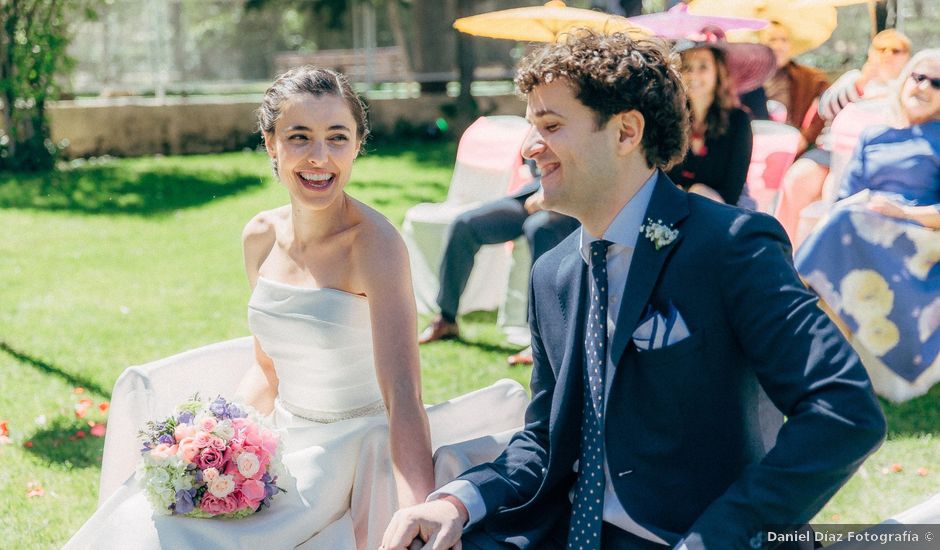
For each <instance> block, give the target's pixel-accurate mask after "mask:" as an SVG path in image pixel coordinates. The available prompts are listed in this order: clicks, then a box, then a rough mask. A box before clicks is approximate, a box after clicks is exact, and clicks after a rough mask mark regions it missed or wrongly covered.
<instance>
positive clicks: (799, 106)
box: [760, 21, 829, 152]
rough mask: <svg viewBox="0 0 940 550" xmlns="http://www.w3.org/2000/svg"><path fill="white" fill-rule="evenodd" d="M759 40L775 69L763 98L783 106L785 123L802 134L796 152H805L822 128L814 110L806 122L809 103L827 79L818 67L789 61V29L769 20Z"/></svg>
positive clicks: (765, 87) (823, 87) (809, 107)
mask: <svg viewBox="0 0 940 550" xmlns="http://www.w3.org/2000/svg"><path fill="white" fill-rule="evenodd" d="M760 38H761V42H762V43H764V44H766V45H767V46H769V47H770V49H771V50H773V52H774V57H775V58H776V60H777V72H776V73H774V74H773V76H771V77H770V79H769V80H768V81H767V82H766V83H765V84H764V90H765V91H766V93H767V99H768V100H769V101H772V102H776V103H777V104H780V105H782V106H783V107H785V108H786V111H787V113H786V114H787V116H786V122H787V124H789V125H790V126H793V127H794V128H799V129H800V133H801V134H802V137H801V139H800V146H799V147H798V148H797V151H798V152H803V151H805V150H806V149H807V148H808V147H809V146H810V145H812V144H813V143H815V141H816V138H817V137H818V136H819V133H820V132H821V131H822V128H823V119H822V118H820V116H819V113H814V114H813V115H812V119H811V120H810V121H809V122H806V121H805V119H806V118H807V114H808V113H810V110H811V109H812V108H813V103H814V102H815V101H816V98H818V97H819V94H821V93H822V92H823V91H824V90H825V89H826V88H828V87H829V81H828V79H827V78H826V74H825V73H824V72H822V71H820V70H819V69H814V68H812V67H807V66H806V65H800V64H799V63H796V62H795V61H793V59H792V56H793V46H792V44H791V42H790V32H789V31H788V30H787V28H786V27H785V26H783V25H782V24H780V23H778V22H776V21H771V23H770V25H768V26H767V27H766V28H765V29H763V30H762V31H761V33H760Z"/></svg>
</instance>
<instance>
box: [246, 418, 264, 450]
mask: <svg viewBox="0 0 940 550" xmlns="http://www.w3.org/2000/svg"><path fill="white" fill-rule="evenodd" d="M261 442H262V438H261V430H260V429H259V428H258V425H257V424H255V423H253V422H251V423H247V424H245V445H251V446H252V447H260V446H261Z"/></svg>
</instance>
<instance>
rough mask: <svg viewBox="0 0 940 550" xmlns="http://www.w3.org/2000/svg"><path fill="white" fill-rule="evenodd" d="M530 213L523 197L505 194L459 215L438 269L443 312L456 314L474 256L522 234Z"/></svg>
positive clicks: (446, 315) (452, 316)
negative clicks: (482, 248) (520, 198)
mask: <svg viewBox="0 0 940 550" xmlns="http://www.w3.org/2000/svg"><path fill="white" fill-rule="evenodd" d="M527 217H528V214H527V213H526V211H525V208H524V207H523V206H522V201H521V200H519V199H516V198H505V199H500V200H497V201H493V202H488V203H486V204H484V205H483V206H481V207H479V208H476V209H473V210H470V211H468V212H465V213H463V214H461V215H460V216H457V219H455V220H454V222H453V223H452V224H451V226H450V229H449V234H448V236H447V244H446V246H445V248H444V258H443V260H442V261H441V270H440V273H439V276H440V282H441V290H440V292H439V293H438V295H437V305H438V306H440V308H441V316H442V317H443V318H444V319H446V320H448V321H451V322H453V321H454V320H455V319H456V318H457V309H458V307H459V305H460V295H461V294H463V291H464V288H466V286H467V280H468V279H469V278H470V271H471V270H472V269H473V257H474V256H476V253H477V251H478V250H480V247H481V246H483V245H486V244H496V243H503V242H506V241H511V240H513V239H515V238H516V237H518V236H519V235H521V234H522V224H523V222H525V220H526V218H527Z"/></svg>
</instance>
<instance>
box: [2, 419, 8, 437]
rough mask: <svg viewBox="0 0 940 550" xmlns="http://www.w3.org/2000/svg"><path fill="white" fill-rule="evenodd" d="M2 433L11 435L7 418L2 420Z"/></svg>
mask: <svg viewBox="0 0 940 550" xmlns="http://www.w3.org/2000/svg"><path fill="white" fill-rule="evenodd" d="M0 435H10V428H9V426H7V421H6V420H0Z"/></svg>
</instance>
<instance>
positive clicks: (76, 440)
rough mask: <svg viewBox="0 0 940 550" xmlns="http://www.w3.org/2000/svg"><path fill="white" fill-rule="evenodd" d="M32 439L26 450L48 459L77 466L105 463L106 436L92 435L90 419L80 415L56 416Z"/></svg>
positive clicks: (94, 466)
mask: <svg viewBox="0 0 940 550" xmlns="http://www.w3.org/2000/svg"><path fill="white" fill-rule="evenodd" d="M29 441H30V443H31V445H30V446H29V447H27V448H26V449H25V450H26V451H27V452H29V453H30V454H32V455H34V456H36V457H39V458H40V459H42V460H45V461H47V462H53V463H58V464H64V465H68V466H71V467H73V468H98V467H100V466H101V455H102V451H103V450H104V438H103V437H95V436H93V435H91V434H90V432H89V426H88V422H87V421H85V420H82V419H80V418H66V417H62V416H60V417H57V418H54V419H53V420H52V421H50V422H49V423H48V424H47V425H46V426H45V427H43V428H42V429H41V430H39V431H37V432H36V433H34V434H33V435H32V436H31V437H30V438H29Z"/></svg>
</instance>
